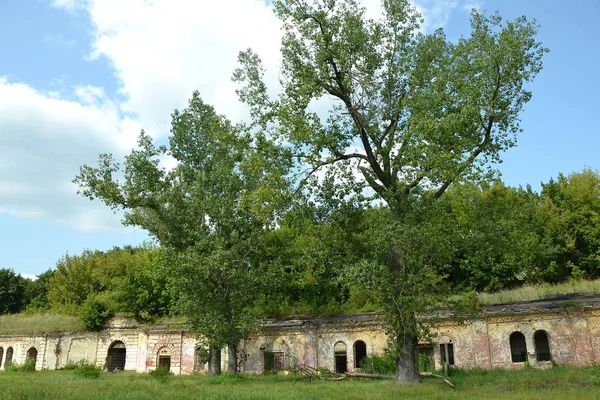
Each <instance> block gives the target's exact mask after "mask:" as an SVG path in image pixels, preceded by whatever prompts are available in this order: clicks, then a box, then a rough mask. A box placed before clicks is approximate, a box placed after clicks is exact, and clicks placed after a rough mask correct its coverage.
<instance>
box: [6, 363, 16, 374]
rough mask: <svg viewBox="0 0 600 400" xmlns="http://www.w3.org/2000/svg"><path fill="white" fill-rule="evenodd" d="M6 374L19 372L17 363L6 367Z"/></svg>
mask: <svg viewBox="0 0 600 400" xmlns="http://www.w3.org/2000/svg"><path fill="white" fill-rule="evenodd" d="M4 372H19V366H18V365H17V364H15V363H10V364H9V365H7V366H6V367H4Z"/></svg>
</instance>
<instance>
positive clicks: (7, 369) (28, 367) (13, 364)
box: [4, 360, 35, 372]
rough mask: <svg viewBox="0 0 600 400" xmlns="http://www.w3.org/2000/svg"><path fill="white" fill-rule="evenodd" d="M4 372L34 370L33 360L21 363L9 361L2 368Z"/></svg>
mask: <svg viewBox="0 0 600 400" xmlns="http://www.w3.org/2000/svg"><path fill="white" fill-rule="evenodd" d="M4 371H5V372H35V360H25V362H24V363H23V364H21V365H19V364H17V363H16V362H14V361H13V362H11V363H10V365H8V366H6V367H5V368H4Z"/></svg>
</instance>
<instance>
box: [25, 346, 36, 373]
mask: <svg viewBox="0 0 600 400" xmlns="http://www.w3.org/2000/svg"><path fill="white" fill-rule="evenodd" d="M37 355H38V351H37V349H36V348H35V347H32V348H30V349H29V350H27V358H26V359H25V361H26V362H28V363H29V362H31V363H33V368H35V363H36V361H37Z"/></svg>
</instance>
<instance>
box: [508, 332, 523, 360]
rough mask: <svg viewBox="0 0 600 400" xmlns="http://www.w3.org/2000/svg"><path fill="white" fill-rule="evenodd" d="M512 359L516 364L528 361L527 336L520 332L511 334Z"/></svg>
mask: <svg viewBox="0 0 600 400" xmlns="http://www.w3.org/2000/svg"><path fill="white" fill-rule="evenodd" d="M509 342H510V358H511V360H512V362H514V363H520V362H525V361H527V343H526V342H525V335H523V334H522V333H521V332H519V331H515V332H513V333H511V334H510V338H509Z"/></svg>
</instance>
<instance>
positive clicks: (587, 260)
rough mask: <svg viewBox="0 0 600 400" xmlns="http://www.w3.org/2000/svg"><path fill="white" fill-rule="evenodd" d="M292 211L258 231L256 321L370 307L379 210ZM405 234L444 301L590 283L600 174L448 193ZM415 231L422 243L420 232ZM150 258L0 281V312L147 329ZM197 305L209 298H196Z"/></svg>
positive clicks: (155, 278) (170, 284)
mask: <svg viewBox="0 0 600 400" xmlns="http://www.w3.org/2000/svg"><path fill="white" fill-rule="evenodd" d="M317 204H318V205H315V203H314V202H312V201H310V199H307V200H305V201H302V202H297V203H296V204H294V206H293V207H291V208H290V209H289V211H288V212H287V213H286V214H285V215H284V216H283V217H282V220H281V221H280V224H279V227H278V229H275V230H270V231H265V234H264V235H263V236H262V238H261V240H260V244H259V246H258V248H256V249H255V251H254V252H253V254H252V255H251V258H250V260H251V261H250V262H249V265H248V266H247V267H248V268H253V269H255V270H256V271H258V273H257V274H253V275H252V276H254V277H256V278H255V279H256V282H253V283H252V284H253V287H254V288H255V289H256V290H257V291H259V292H260V296H258V298H259V300H258V301H257V302H256V304H255V310H256V314H257V315H260V316H274V315H283V314H291V313H303V314H323V313H338V312H353V311H366V310H374V309H377V308H378V305H377V304H376V301H375V300H374V299H375V298H376V296H373V295H372V293H370V292H369V290H367V289H365V288H364V287H363V286H361V284H360V282H359V281H358V280H356V279H353V278H352V275H353V274H352V273H350V272H349V271H356V270H357V266H358V268H360V265H361V263H368V262H369V260H373V259H376V258H381V257H387V253H386V251H385V250H386V249H385V247H384V246H380V245H378V243H374V241H375V240H376V239H375V238H377V237H381V236H380V235H374V234H372V233H373V232H375V231H376V230H377V229H378V227H379V226H381V225H382V224H381V221H383V220H384V219H386V218H389V211H388V210H387V209H385V208H378V207H372V208H366V209H365V208H364V207H358V206H355V205H354V204H353V203H351V202H350V203H347V202H344V201H343V200H340V199H338V200H335V201H334V200H332V199H331V201H319V202H318V203H317ZM409 222H410V223H413V224H415V229H417V228H418V230H419V232H420V234H421V235H423V237H427V240H423V242H422V243H423V247H422V249H421V251H423V252H424V253H435V255H436V256H435V257H428V259H429V260H432V259H433V260H436V262H437V264H438V265H436V266H435V267H436V269H437V272H438V273H439V274H440V275H441V276H443V282H444V285H445V288H444V290H447V291H448V293H462V292H468V291H477V292H482V291H485V292H494V291H499V290H504V289H512V288H516V287H519V286H521V285H523V284H532V283H559V282H564V281H568V280H571V279H593V278H598V277H600V175H599V174H598V172H595V171H592V170H589V169H586V170H584V171H583V172H581V173H574V174H571V175H569V176H564V175H559V176H558V178H557V179H556V180H554V179H552V180H550V181H549V182H548V183H544V184H542V187H541V191H540V192H539V193H538V192H535V191H533V190H532V189H531V188H530V187H527V188H513V187H507V186H505V185H504V184H503V183H502V182H500V181H496V182H491V183H486V184H481V185H475V184H462V185H456V186H454V187H453V189H452V190H451V191H450V192H449V193H448V195H447V196H445V197H443V198H442V199H440V201H439V202H438V204H436V206H435V208H434V209H432V210H428V211H427V215H423V216H422V218H421V219H417V220H415V221H412V222H411V221H409ZM423 232H424V233H423ZM170 260H171V259H170V258H169V257H168V255H167V254H166V252H165V251H163V250H162V249H161V248H159V247H156V246H153V245H151V244H146V245H143V246H140V247H125V248H116V247H115V248H113V249H112V250H109V251H89V250H87V251H84V252H83V253H82V254H80V255H69V254H67V255H65V256H64V257H63V258H61V259H60V260H58V262H57V263H56V267H55V268H54V269H49V270H48V271H47V272H45V273H43V274H41V275H39V276H38V279H37V280H35V281H31V280H28V279H25V278H22V277H21V276H20V275H16V274H15V273H14V272H13V271H12V270H10V269H1V270H0V313H2V314H6V313H18V312H23V311H27V312H38V311H50V312H55V313H62V314H70V315H80V316H82V317H83V318H84V320H86V318H87V320H86V324H87V325H88V327H91V328H93V327H95V326H96V327H97V324H96V325H95V323H97V322H98V320H100V321H101V319H102V318H103V317H105V316H107V315H111V314H115V313H128V314H130V315H133V316H135V317H136V318H138V319H140V320H153V319H156V318H160V317H163V316H167V315H176V314H177V313H178V282H181V281H180V279H182V278H185V277H181V276H178V275H177V273H175V271H177V270H178V269H175V268H172V261H170ZM207 297H208V296H207Z"/></svg>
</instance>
